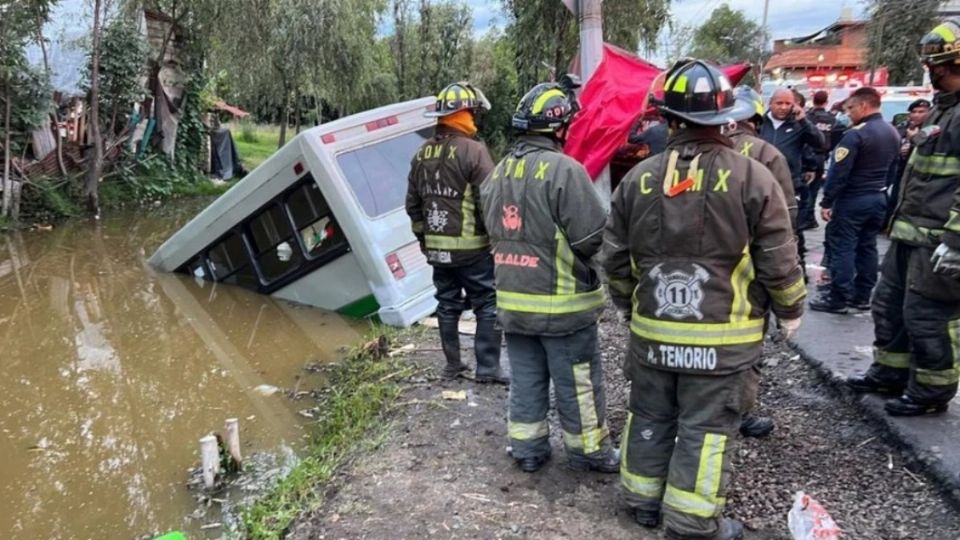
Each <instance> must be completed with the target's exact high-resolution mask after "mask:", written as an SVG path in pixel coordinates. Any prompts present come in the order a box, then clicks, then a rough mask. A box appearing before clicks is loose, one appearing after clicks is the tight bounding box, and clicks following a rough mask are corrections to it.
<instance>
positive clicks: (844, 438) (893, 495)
mask: <svg viewBox="0 0 960 540" xmlns="http://www.w3.org/2000/svg"><path fill="white" fill-rule="evenodd" d="M627 332H628V330H627V328H626V326H625V325H623V324H622V323H620V322H618V321H616V319H615V317H613V316H612V314H609V315H608V316H606V317H605V318H604V320H603V321H602V322H601V351H602V354H603V358H604V368H605V378H606V381H607V392H608V399H607V402H608V420H609V424H610V428H611V432H612V433H613V434H614V437H615V439H616V440H617V441H619V437H620V433H621V431H622V429H623V423H624V420H625V418H626V414H625V405H626V401H625V400H626V396H627V385H626V382H625V381H624V379H623V376H622V371H621V364H622V360H623V344H624V343H625V342H626V339H627ZM428 335H431V336H432V335H433V333H432V332H430V333H428ZM431 341H432V342H431V343H417V344H416V346H417V347H418V348H420V349H421V351H420V352H417V353H415V354H412V355H411V358H413V360H414V361H415V362H417V363H418V364H421V365H423V366H426V367H428V368H429V369H428V370H427V373H428V375H427V376H418V377H414V378H412V379H411V380H409V381H407V382H406V383H405V385H406V390H405V392H404V396H403V397H402V398H401V403H400V404H399V406H397V407H395V408H394V410H393V412H392V413H391V414H390V415H389V420H390V422H391V424H390V427H389V429H388V436H387V438H386V440H385V442H384V443H383V444H382V445H381V446H380V447H379V448H378V449H376V450H373V451H370V452H368V453H365V454H362V455H358V456H356V458H355V459H354V460H352V462H351V463H350V464H349V465H348V466H347V467H345V468H344V469H343V470H342V471H340V473H339V474H338V475H337V476H336V478H335V479H334V481H333V482H332V483H331V484H330V485H328V486H325V487H324V488H323V489H325V491H326V497H325V502H324V504H323V505H322V506H321V507H320V508H318V509H316V510H315V511H313V512H310V513H309V514H306V515H304V516H301V518H300V519H298V520H297V522H296V523H295V524H294V526H292V527H291V529H290V535H289V536H290V537H291V538H296V539H317V538H321V539H341V538H390V539H398V540H399V539H414V538H427V537H436V538H551V539H553V538H576V539H583V538H604V539H606V538H610V539H620V538H623V539H627V538H629V539H645V538H650V539H652V538H660V537H662V530H661V531H653V532H651V531H648V530H646V529H642V528H640V527H639V526H637V525H636V524H634V523H633V520H632V517H631V516H630V514H629V513H628V512H627V510H626V509H625V508H624V506H623V504H622V503H621V501H620V499H619V482H618V478H617V476H616V475H603V474H597V473H588V474H577V473H573V472H571V471H569V470H568V469H567V468H566V466H565V464H564V458H563V455H562V443H561V441H560V439H559V433H560V430H559V429H558V426H557V423H556V418H552V422H553V431H552V433H553V437H554V440H553V441H552V444H553V448H554V454H553V459H552V460H551V461H550V462H549V463H548V464H547V466H545V467H544V469H542V470H541V471H539V472H537V473H535V474H525V473H523V472H520V471H519V470H518V469H517V468H516V467H515V466H514V464H513V461H512V459H511V458H510V457H508V456H507V454H506V446H507V437H506V400H507V390H506V389H505V388H503V387H497V386H482V385H475V384H473V383H472V382H470V381H466V380H460V381H456V382H441V381H439V380H437V379H436V378H435V376H434V375H432V373H435V372H437V371H438V370H439V368H440V366H441V365H442V359H441V357H440V353H439V352H437V350H436V348H437V344H436V340H435V338H434V339H431ZM463 341H464V343H463V345H464V348H465V349H467V347H468V346H469V345H470V341H469V339H467V338H465V339H464V340H463ZM422 349H428V350H425V351H424V350H422ZM465 356H466V357H467V358H470V356H471V355H470V353H469V352H465ZM764 363H765V368H764V382H763V388H762V392H761V395H760V398H759V403H758V411H757V412H758V413H759V414H764V415H768V416H772V417H773V418H774V419H775V420H776V422H777V429H776V431H774V433H773V434H772V435H771V436H770V437H768V438H766V439H760V440H757V439H746V440H741V441H740V442H741V444H740V445H739V448H738V449H737V454H736V466H737V472H736V475H735V477H734V481H733V486H734V487H733V493H732V494H731V495H730V502H729V504H728V506H727V513H728V515H730V516H732V517H736V518H739V519H741V520H744V521H745V522H746V524H747V525H748V534H747V536H746V538H748V539H760V538H771V539H773V538H776V539H779V538H787V539H789V538H790V535H789V532H788V530H787V525H786V523H787V521H786V516H787V512H788V510H789V508H790V505H791V502H792V496H793V494H794V492H796V491H797V490H801V489H802V490H804V491H806V492H807V493H809V494H811V495H812V496H814V497H815V498H816V499H818V500H819V501H820V502H821V503H822V504H823V505H824V506H825V507H826V508H827V510H828V511H829V512H830V513H831V515H832V516H833V517H834V519H835V520H836V521H837V522H838V523H839V525H840V527H841V528H842V529H843V530H844V532H845V534H844V538H846V539H860V538H863V539H911V540H925V539H930V540H934V539H935V540H945V539H957V538H960V512H958V511H957V510H956V509H955V507H953V506H951V504H950V503H949V502H948V501H947V500H946V499H945V498H944V497H943V496H942V495H941V494H940V493H939V491H938V490H937V488H936V486H935V485H934V484H933V483H932V482H931V481H930V480H929V479H928V478H927V477H926V476H924V474H923V472H922V471H912V470H910V469H909V468H908V464H909V463H911V461H910V459H909V458H908V457H907V456H905V455H903V454H901V452H900V451H899V450H898V449H896V448H893V447H891V446H890V445H889V444H888V443H887V442H886V438H885V435H884V433H882V432H880V431H878V429H877V428H875V427H874V426H872V425H871V424H869V423H868V422H867V420H866V419H865V418H864V417H863V416H862V415H861V414H860V413H859V412H857V410H856V408H855V407H854V406H853V405H852V403H851V402H850V401H849V400H848V399H847V398H846V397H844V396H843V395H842V394H841V393H838V392H837V391H836V390H834V389H831V388H827V387H826V386H825V385H824V383H822V382H821V380H820V379H819V378H818V377H817V376H816V375H815V374H814V373H813V371H812V370H811V368H809V367H808V366H807V365H805V364H804V363H803V362H802V361H801V360H800V359H799V357H798V356H797V355H796V354H795V353H794V352H793V351H792V350H790V349H788V348H787V347H785V346H784V345H782V344H779V343H773V342H769V341H768V343H767V344H766V346H765V352H764ZM444 390H454V391H458V390H463V391H465V397H466V399H464V400H462V401H460V400H445V399H442V397H441V394H442V392H443V391H444ZM910 466H911V467H912V465H910Z"/></svg>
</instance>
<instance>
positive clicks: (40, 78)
mask: <svg viewBox="0 0 960 540" xmlns="http://www.w3.org/2000/svg"><path fill="white" fill-rule="evenodd" d="M53 4H54V2H53V1H52V0H0V104H2V106H3V109H2V111H3V113H2V114H3V118H2V130H3V143H2V144H3V177H2V184H0V188H2V190H3V198H2V203H0V217H7V216H10V215H11V214H16V209H17V205H18V201H17V199H16V194H17V193H19V191H18V190H17V189H15V188H14V185H15V184H14V181H13V177H12V175H11V173H12V171H11V163H12V155H13V151H14V145H15V144H16V140H15V139H14V137H13V135H14V133H15V131H16V132H19V133H24V132H26V131H29V130H31V129H33V128H34V127H36V126H37V125H39V124H40V122H42V120H43V118H44V117H45V116H46V113H47V110H48V109H49V90H48V88H47V78H46V76H45V74H43V73H39V72H37V71H36V70H33V69H30V68H29V66H27V62H26V58H25V57H24V52H23V48H24V46H25V45H26V43H27V41H28V40H29V39H31V38H32V37H33V36H35V34H34V32H35V28H36V25H37V24H40V25H41V26H42V22H43V21H45V20H46V19H47V18H48V17H49V13H50V6H52V5H53ZM17 185H19V184H17Z"/></svg>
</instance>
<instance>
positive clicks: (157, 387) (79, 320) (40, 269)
mask: <svg viewBox="0 0 960 540" xmlns="http://www.w3.org/2000/svg"><path fill="white" fill-rule="evenodd" d="M197 209H198V208H196V207H184V206H183V205H180V206H179V208H178V209H177V210H174V211H168V212H158V213H157V215H151V216H147V217H144V216H135V215H134V214H133V213H130V214H127V215H120V216H117V217H115V218H112V219H107V220H104V221H103V222H101V223H77V224H71V225H68V226H65V227H61V228H57V229H54V230H53V231H50V232H34V233H22V234H12V235H9V236H5V237H0V340H2V341H0V456H3V459H2V460H0V500H3V501H4V503H5V504H3V505H0V536H3V537H7V538H11V537H12V538H91V537H98V538H117V537H121V538H122V537H132V536H137V535H140V534H143V533H148V532H152V531H165V530H170V529H178V528H181V529H183V528H185V529H187V530H188V531H189V530H192V531H194V532H197V531H198V526H199V524H191V523H187V522H185V521H184V516H185V515H186V514H187V513H189V512H190V511H191V510H192V508H193V503H192V499H191V498H190V497H189V494H188V493H187V491H186V490H185V488H184V481H185V478H186V471H187V469H188V468H189V467H190V466H191V465H193V463H194V462H195V460H196V457H195V456H196V441H197V439H198V438H199V437H200V436H201V435H203V434H204V433H205V432H207V431H209V430H211V429H213V430H220V429H222V426H223V420H224V419H225V418H227V417H239V418H241V427H242V436H243V439H244V446H245V451H246V452H248V453H249V452H253V451H262V450H272V449H277V448H280V447H283V446H289V445H293V446H296V445H297V444H298V442H299V441H300V440H301V439H302V437H303V428H302V425H301V423H300V420H301V419H300V418H299V416H297V415H296V414H295V412H294V410H295V408H296V407H295V404H291V403H289V402H288V400H287V399H286V398H284V397H283V396H282V395H279V394H278V395H273V396H262V395H259V394H258V393H256V392H252V389H253V388H255V387H256V386H259V385H262V384H270V385H276V386H280V387H286V388H290V387H294V386H295V385H297V384H298V383H297V379H296V376H297V375H298V374H299V372H300V368H301V367H302V366H303V365H304V364H305V363H308V362H314V361H324V360H329V359H331V358H333V357H334V356H335V354H336V352H335V351H336V349H337V347H338V346H340V345H341V344H344V343H350V342H352V341H354V340H356V339H357V337H358V336H357V331H358V329H359V328H360V327H359V326H358V325H357V324H356V323H350V322H347V321H344V320H342V319H340V318H338V317H336V316H334V315H329V314H324V313H321V312H319V311H317V310H315V309H311V308H304V307H297V306H293V305H290V304H286V303H281V302H275V301H273V300H271V299H270V298H267V297H263V296H259V295H256V294H253V293H250V292H248V291H245V290H241V289H238V288H234V287H225V286H218V285H214V284H211V283H207V282H202V281H201V282H197V281H194V280H193V279H192V278H190V277H186V276H175V275H164V274H156V273H154V272H153V271H152V270H150V269H149V268H148V267H147V265H146V262H145V254H147V253H150V252H152V250H153V249H154V248H155V247H156V246H157V245H159V244H160V243H161V242H162V241H163V240H164V239H165V238H166V236H167V234H168V233H169V232H170V231H174V230H176V229H177V228H179V227H180V226H181V225H182V223H183V222H185V220H186V219H189V217H191V216H192V215H193V213H195V211H196V210H197ZM308 384H309V382H308V383H306V384H304V386H305V387H306V386H307V385H308Z"/></svg>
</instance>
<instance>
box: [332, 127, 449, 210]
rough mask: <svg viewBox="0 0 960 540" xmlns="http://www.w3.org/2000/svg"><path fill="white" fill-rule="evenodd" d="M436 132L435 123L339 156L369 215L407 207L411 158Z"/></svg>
mask: <svg viewBox="0 0 960 540" xmlns="http://www.w3.org/2000/svg"><path fill="white" fill-rule="evenodd" d="M432 136H433V128H432V127H431V128H426V129H421V130H420V131H416V132H412V133H405V134H403V135H400V136H398V137H394V138H392V139H387V140H385V141H380V142H378V143H376V144H372V145H370V146H365V147H363V148H358V149H356V150H351V151H348V152H344V153H342V154H340V155H339V156H337V163H338V164H339V165H340V169H341V170H342V171H343V175H344V177H345V178H346V179H347V183H348V184H349V185H350V189H351V190H353V193H354V194H355V195H356V196H357V200H358V201H359V202H360V206H361V207H362V208H363V211H364V212H365V213H366V214H367V215H368V216H370V217H377V216H382V215H384V214H386V213H388V212H391V211H393V210H396V209H398V208H401V207H403V204H404V200H405V199H406V196H407V173H409V172H410V158H412V157H413V155H414V154H416V153H417V149H418V148H420V145H422V144H423V142H424V141H426V140H427V139H428V138H430V137H432Z"/></svg>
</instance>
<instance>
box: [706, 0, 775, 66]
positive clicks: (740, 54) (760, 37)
mask: <svg viewBox="0 0 960 540" xmlns="http://www.w3.org/2000/svg"><path fill="white" fill-rule="evenodd" d="M765 43H766V39H765V35H764V31H763V28H762V27H761V26H760V25H759V24H757V23H756V22H754V21H752V20H750V19H748V18H747V17H746V15H744V14H743V12H742V11H740V10H736V9H731V8H730V6H728V5H727V4H722V5H721V6H720V7H718V8H717V9H715V10H713V13H712V14H711V15H710V18H709V19H707V20H706V22H704V23H703V24H702V25H701V26H700V27H699V28H698V29H697V30H696V31H695V32H694V33H693V42H692V47H691V49H690V51H688V54H689V55H690V56H693V57H695V58H703V59H708V60H712V61H714V62H717V63H721V64H731V63H735V62H754V63H756V62H758V61H759V60H760V59H761V57H762V56H763V54H764V44H765Z"/></svg>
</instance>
